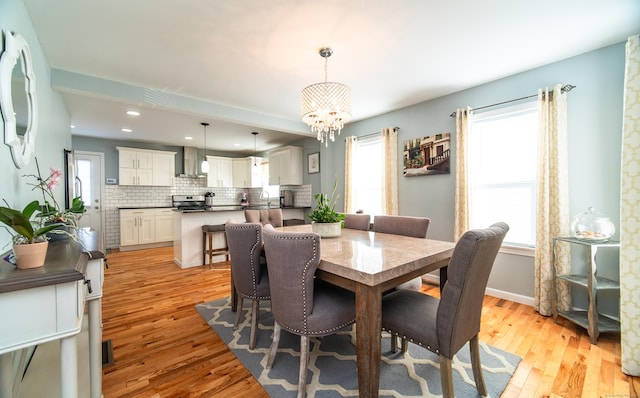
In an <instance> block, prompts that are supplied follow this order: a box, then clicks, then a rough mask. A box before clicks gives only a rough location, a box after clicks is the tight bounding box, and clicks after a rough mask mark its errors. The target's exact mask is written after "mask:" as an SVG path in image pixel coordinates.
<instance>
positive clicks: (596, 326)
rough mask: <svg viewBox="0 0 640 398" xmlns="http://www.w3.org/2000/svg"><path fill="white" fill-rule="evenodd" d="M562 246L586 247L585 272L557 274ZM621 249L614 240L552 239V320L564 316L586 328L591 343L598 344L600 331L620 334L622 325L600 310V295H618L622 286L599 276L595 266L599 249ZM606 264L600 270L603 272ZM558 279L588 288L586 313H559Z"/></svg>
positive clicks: (575, 311) (618, 243)
mask: <svg viewBox="0 0 640 398" xmlns="http://www.w3.org/2000/svg"><path fill="white" fill-rule="evenodd" d="M559 243H565V244H570V245H578V246H583V247H586V248H587V249H588V250H589V261H588V263H587V270H586V272H585V273H579V272H573V271H571V272H569V273H568V274H558V273H557V271H556V246H557V245H558V244H559ZM604 248H609V249H616V250H619V249H620V242H616V241H613V240H610V241H607V242H593V241H586V240H581V239H577V238H568V237H567V238H563V237H561V238H554V239H553V259H552V261H553V296H552V297H553V308H552V311H553V320H554V321H556V320H557V318H558V315H560V316H562V317H563V318H566V319H568V320H570V321H571V322H573V323H575V324H576V325H580V326H582V327H583V328H585V329H587V331H588V333H589V338H590V340H591V344H596V343H597V341H598V336H599V335H600V332H620V322H619V321H618V320H617V319H614V318H611V317H608V316H606V315H603V314H601V313H600V312H599V311H598V305H597V304H598V301H597V300H598V293H599V292H602V291H604V290H614V291H616V292H617V295H618V296H619V292H620V283H619V282H618V281H614V280H611V279H608V278H604V277H602V276H598V266H597V265H596V254H597V253H598V249H604ZM605 266H606V264H601V265H600V267H601V268H602V269H603V270H604V267H605ZM558 279H560V280H564V281H566V282H568V283H570V284H571V286H581V287H582V288H585V289H587V297H588V301H589V303H588V307H589V308H588V309H587V311H580V310H573V311H560V310H558V308H557V303H558V299H557V290H556V284H557V281H558Z"/></svg>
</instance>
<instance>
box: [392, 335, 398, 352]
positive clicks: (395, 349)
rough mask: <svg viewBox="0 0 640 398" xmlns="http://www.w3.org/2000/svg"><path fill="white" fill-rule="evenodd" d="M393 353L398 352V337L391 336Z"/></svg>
mask: <svg viewBox="0 0 640 398" xmlns="http://www.w3.org/2000/svg"><path fill="white" fill-rule="evenodd" d="M391 352H398V336H396V335H395V334H392V335H391Z"/></svg>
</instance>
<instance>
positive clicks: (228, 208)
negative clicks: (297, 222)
mask: <svg viewBox="0 0 640 398" xmlns="http://www.w3.org/2000/svg"><path fill="white" fill-rule="evenodd" d="M310 208H311V207H310V206H306V207H283V208H280V207H267V206H248V207H243V206H240V205H214V206H211V207H209V208H208V209H202V210H180V209H174V211H177V212H181V213H204V212H216V211H243V210H268V209H282V210H288V209H292V210H295V209H298V210H305V209H310Z"/></svg>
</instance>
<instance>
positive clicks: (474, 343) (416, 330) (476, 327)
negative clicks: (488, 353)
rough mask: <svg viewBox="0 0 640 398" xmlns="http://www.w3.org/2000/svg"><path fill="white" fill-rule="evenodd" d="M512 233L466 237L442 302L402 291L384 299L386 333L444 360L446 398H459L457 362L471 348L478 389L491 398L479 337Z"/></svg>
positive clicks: (502, 229) (478, 232)
mask: <svg viewBox="0 0 640 398" xmlns="http://www.w3.org/2000/svg"><path fill="white" fill-rule="evenodd" d="M507 231H509V226H508V225H507V224H505V223H503V222H499V223H496V224H493V225H491V226H490V227H489V228H486V229H475V230H470V231H467V232H465V233H464V234H463V235H462V237H460V239H459V240H458V242H457V243H456V246H455V248H454V250H453V254H452V255H451V261H450V262H449V273H448V280H447V282H446V283H445V285H444V288H443V289H442V293H441V298H440V299H438V298H436V297H433V296H430V295H427V294H424V293H421V292H416V291H412V290H397V291H395V292H392V293H389V294H388V295H386V296H384V297H383V298H382V330H384V331H387V332H389V333H391V334H392V335H393V336H400V337H402V338H404V339H408V340H409V341H410V342H412V343H415V344H418V345H420V346H422V347H424V348H426V349H428V350H429V351H432V352H434V353H436V354H438V355H439V357H440V380H441V383H442V395H443V396H444V397H453V377H452V373H451V361H452V359H453V356H454V355H455V354H456V353H457V352H458V351H459V350H460V349H461V348H462V347H463V346H464V345H465V344H466V343H467V342H469V349H470V352H471V367H472V370H473V378H474V380H475V383H476V389H477V390H478V394H480V395H483V396H485V395H486V394H487V392H486V386H485V384H484V378H483V376H482V368H481V364H480V348H479V344H478V333H479V332H480V317H481V315H482V301H483V299H484V292H485V289H486V287H487V280H488V279H489V273H490V272H491V268H492V267H493V263H494V261H495V259H496V256H497V254H498V250H500V246H501V245H502V241H503V239H504V237H505V235H506V234H507Z"/></svg>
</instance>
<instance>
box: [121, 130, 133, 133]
mask: <svg viewBox="0 0 640 398" xmlns="http://www.w3.org/2000/svg"><path fill="white" fill-rule="evenodd" d="M132 131H133V130H131V129H122V132H123V133H130V132H132Z"/></svg>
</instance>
